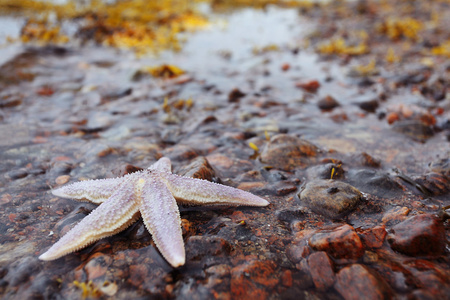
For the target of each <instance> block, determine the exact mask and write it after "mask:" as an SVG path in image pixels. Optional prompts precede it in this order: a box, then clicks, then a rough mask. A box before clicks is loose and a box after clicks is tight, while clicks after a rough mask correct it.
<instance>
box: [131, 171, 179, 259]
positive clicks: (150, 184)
mask: <svg viewBox="0 0 450 300" xmlns="http://www.w3.org/2000/svg"><path fill="white" fill-rule="evenodd" d="M138 185H140V186H141V187H142V194H141V197H140V200H141V202H140V205H139V206H140V208H139V209H140V211H141V216H142V219H143V220H144V224H145V227H147V230H148V231H149V232H150V233H151V234H152V238H153V241H154V242H155V244H156V247H157V248H158V249H159V251H160V253H161V254H162V256H163V257H164V258H165V259H166V260H167V261H168V262H169V263H170V264H171V265H172V266H173V267H175V268H176V267H179V266H182V265H184V263H185V260H186V258H185V252H184V243H183V235H182V231H181V218H180V213H179V211H178V205H177V203H176V201H175V198H173V196H172V195H171V194H170V191H169V190H168V189H167V187H166V186H165V184H164V182H163V181H162V180H160V179H159V177H158V176H154V177H150V178H146V179H140V180H139V181H138Z"/></svg>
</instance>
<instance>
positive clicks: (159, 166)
mask: <svg viewBox="0 0 450 300" xmlns="http://www.w3.org/2000/svg"><path fill="white" fill-rule="evenodd" d="M147 170H151V171H153V170H157V171H161V172H167V173H172V163H171V162H170V159H169V158H167V157H161V158H160V159H159V160H158V161H157V162H155V163H154V164H153V165H151V166H150V167H148V169H147Z"/></svg>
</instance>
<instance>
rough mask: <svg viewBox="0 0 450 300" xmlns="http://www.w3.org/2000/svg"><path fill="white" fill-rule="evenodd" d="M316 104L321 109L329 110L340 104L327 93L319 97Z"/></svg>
mask: <svg viewBox="0 0 450 300" xmlns="http://www.w3.org/2000/svg"><path fill="white" fill-rule="evenodd" d="M317 106H318V107H319V108H320V109H321V110H324V111H330V110H332V109H333V108H336V107H338V106H340V104H339V102H338V101H336V99H334V98H333V97H331V96H330V95H327V96H325V97H324V98H322V99H320V100H319V102H317Z"/></svg>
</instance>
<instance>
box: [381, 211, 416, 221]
mask: <svg viewBox="0 0 450 300" xmlns="http://www.w3.org/2000/svg"><path fill="white" fill-rule="evenodd" d="M409 212H410V209H409V208H407V207H394V208H392V209H390V210H388V211H387V212H385V213H384V214H383V218H382V219H381V222H383V223H384V224H386V223H391V222H395V221H403V220H405V219H406V216H407V215H408V214H409Z"/></svg>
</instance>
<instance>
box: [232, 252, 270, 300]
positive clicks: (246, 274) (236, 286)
mask: <svg viewBox="0 0 450 300" xmlns="http://www.w3.org/2000/svg"><path fill="white" fill-rule="evenodd" d="M274 272H275V264H274V263H273V262H271V261H249V262H247V263H244V264H242V265H239V266H237V267H234V268H233V269H232V270H231V293H232V295H233V297H234V298H236V299H244V298H249V299H266V298H267V297H268V295H269V293H268V292H269V291H270V290H272V289H273V288H275V286H276V285H277V284H278V278H277V277H275V276H274Z"/></svg>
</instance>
